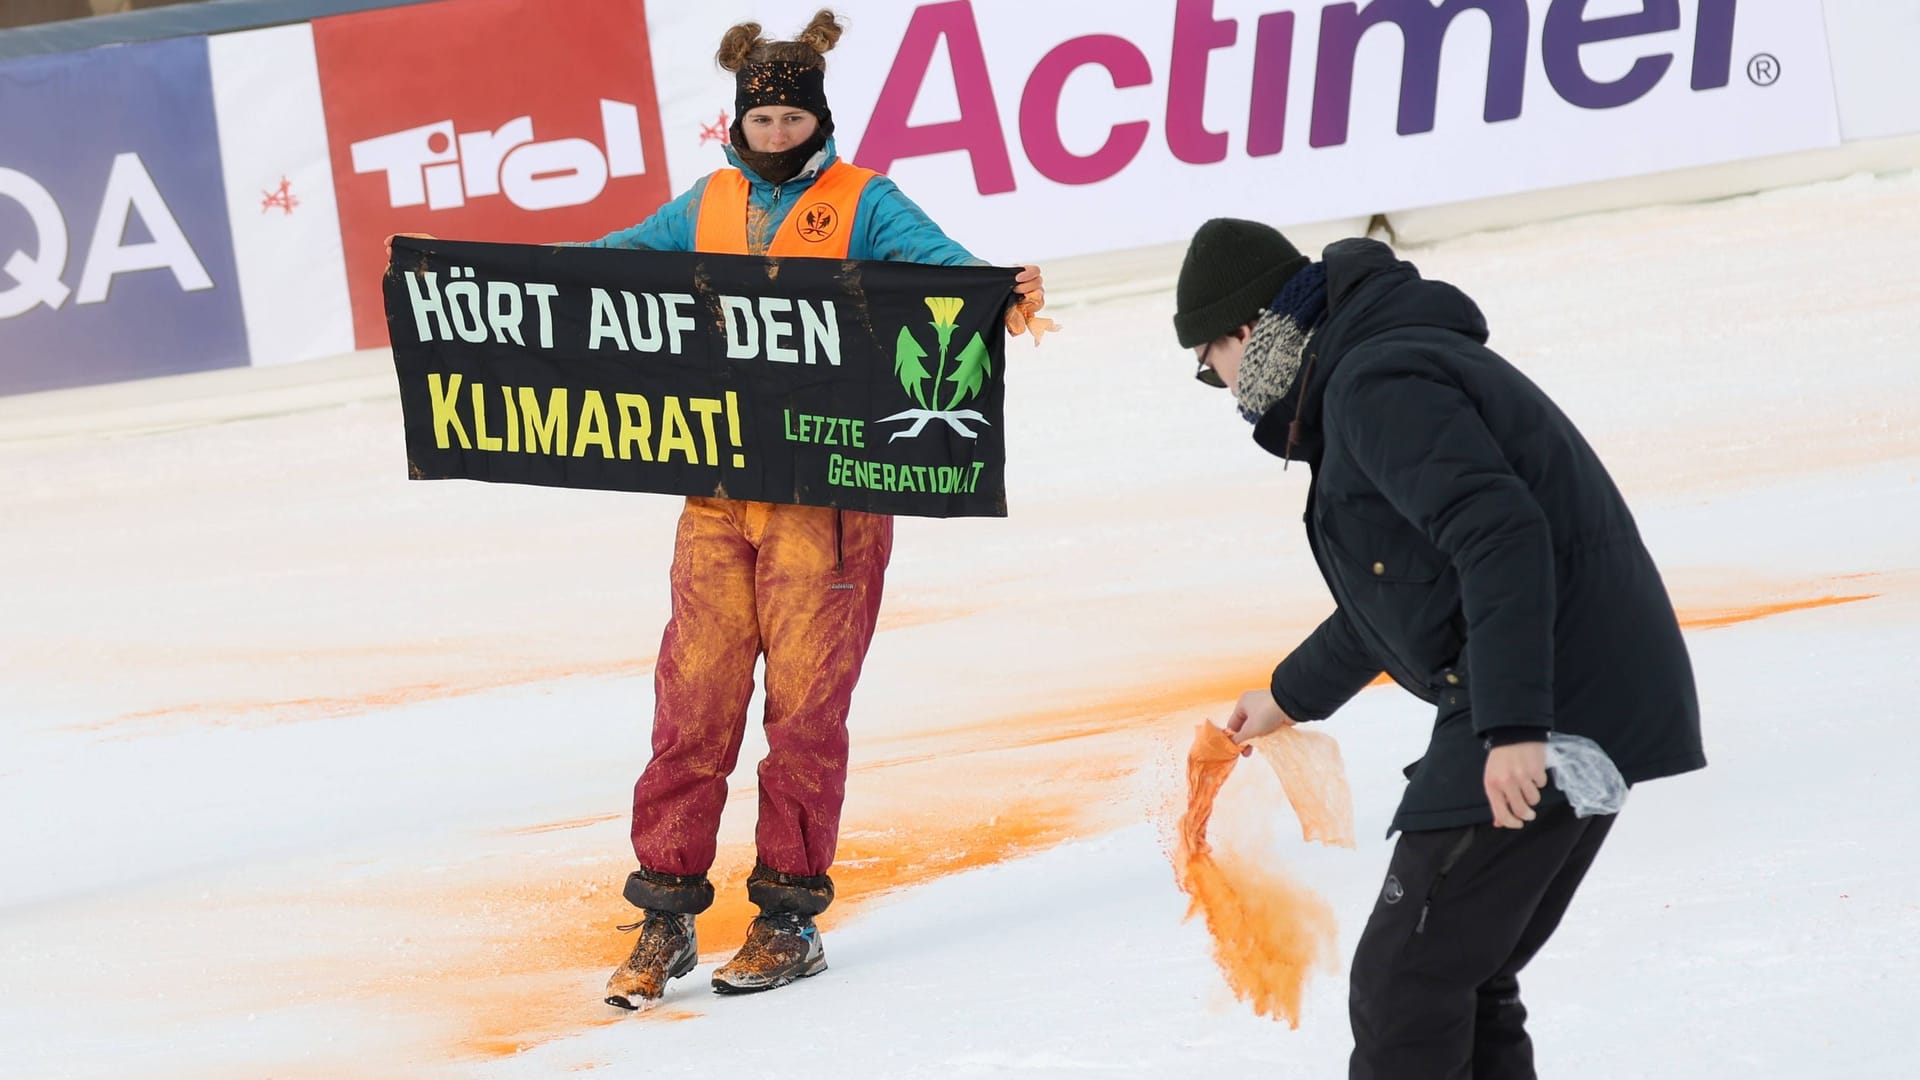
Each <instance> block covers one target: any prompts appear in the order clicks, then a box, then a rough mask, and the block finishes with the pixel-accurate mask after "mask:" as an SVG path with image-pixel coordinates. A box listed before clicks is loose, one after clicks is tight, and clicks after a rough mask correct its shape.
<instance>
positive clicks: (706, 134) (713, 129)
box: [700, 112, 733, 146]
mask: <svg viewBox="0 0 1920 1080" xmlns="http://www.w3.org/2000/svg"><path fill="white" fill-rule="evenodd" d="M732 122H733V118H732V117H730V116H728V115H727V114H726V113H725V112H722V113H721V114H720V119H718V120H715V121H714V122H713V123H711V124H701V125H700V145H701V146H705V145H707V144H708V143H710V142H717V143H719V144H720V145H721V146H725V145H727V144H728V143H730V142H732V140H731V139H729V138H728V137H727V126H728V125H729V124H731V123H732Z"/></svg>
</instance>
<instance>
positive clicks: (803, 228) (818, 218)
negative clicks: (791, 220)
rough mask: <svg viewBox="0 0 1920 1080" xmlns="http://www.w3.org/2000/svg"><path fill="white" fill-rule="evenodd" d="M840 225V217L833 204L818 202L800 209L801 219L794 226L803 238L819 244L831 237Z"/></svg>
mask: <svg viewBox="0 0 1920 1080" xmlns="http://www.w3.org/2000/svg"><path fill="white" fill-rule="evenodd" d="M839 225H840V218H839V215H837V214H835V213H834V212H833V204H832V203H823V202H818V203H814V204H813V205H812V206H809V207H807V208H806V209H805V210H802V211H800V220H799V221H798V222H796V223H795V224H794V228H795V229H797V230H799V232H800V238H801V239H802V240H805V241H807V242H808V243H810V244H817V243H819V242H821V241H822V240H825V239H827V238H828V237H831V236H832V235H833V231H834V229H836V228H838V227H839Z"/></svg>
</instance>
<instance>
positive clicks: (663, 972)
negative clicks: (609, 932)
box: [607, 910, 700, 1011]
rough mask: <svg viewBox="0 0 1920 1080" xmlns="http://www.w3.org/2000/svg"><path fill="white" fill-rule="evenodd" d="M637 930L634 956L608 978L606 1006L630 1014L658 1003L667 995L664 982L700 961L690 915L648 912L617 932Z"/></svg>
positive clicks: (677, 976) (628, 958)
mask: <svg viewBox="0 0 1920 1080" xmlns="http://www.w3.org/2000/svg"><path fill="white" fill-rule="evenodd" d="M636 928H637V929H638V930H639V931H640V940H638V941H636V942H634V943H633V955H631V956H629V957H627V962H626V963H624V964H621V965H620V966H619V967H617V968H615V969H614V970H613V975H612V977H610V978H608V979H607V1004H609V1005H612V1006H614V1007H615V1008H619V1009H626V1010H629V1011H634V1010H639V1009H648V1008H652V1007H653V1006H654V1005H656V1004H658V1003H659V1001H660V998H661V996H662V995H664V994H665V993H666V992H667V983H668V982H670V981H672V980H674V979H677V978H679V977H680V976H682V975H685V974H686V973H687V972H689V971H692V970H693V968H694V965H696V964H698V963H699V962H700V949H699V946H698V943H697V942H696V941H695V939H694V936H693V916H691V915H677V914H675V913H673V912H671V911H652V910H649V911H648V912H647V913H646V916H645V917H644V918H642V919H641V920H640V921H639V922H637V923H631V924H629V925H627V926H623V927H621V928H620V929H621V931H623V932H624V931H628V930H633V929H636Z"/></svg>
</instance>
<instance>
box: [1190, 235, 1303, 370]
mask: <svg viewBox="0 0 1920 1080" xmlns="http://www.w3.org/2000/svg"><path fill="white" fill-rule="evenodd" d="M1307 261H1308V260H1307V257H1306V256H1305V255H1302V254H1300V252H1299V251H1298V250H1297V249H1296V248H1295V247H1294V246H1293V245H1292V244H1290V243H1288V242H1287V238H1286V237H1284V236H1281V235H1280V233H1279V231H1278V230H1276V229H1274V228H1273V227H1272V226H1270V225H1262V224H1260V223H1259V222H1257V221H1242V220H1240V219H1239V218H1214V219H1213V220H1211V221H1208V222H1207V223H1206V224H1204V225H1201V226H1200V229H1199V231H1197V232H1195V233H1194V234H1193V242H1192V243H1191V244H1188V245H1187V258H1186V261H1185V262H1183V263H1181V264H1180V282H1179V284H1178V285H1176V286H1175V287H1174V308H1175V309H1174V313H1173V330H1174V333H1176V334H1178V335H1179V336H1180V347H1181V348H1184V349H1192V348H1196V347H1198V346H1200V345H1204V344H1206V343H1207V342H1209V341H1212V340H1214V339H1216V338H1220V337H1225V336H1226V335H1228V334H1230V333H1232V332H1233V331H1234V329H1235V328H1237V327H1241V326H1245V325H1246V324H1248V323H1249V322H1252V321H1253V320H1254V318H1255V317H1256V316H1257V315H1259V314H1260V312H1262V311H1264V310H1266V307H1267V304H1268V303H1269V302H1271V301H1272V300H1273V298H1274V297H1275V296H1276V295H1278V294H1279V292H1280V287H1281V286H1282V285H1285V284H1286V283H1287V279H1288V278H1291V277H1292V276H1293V275H1294V274H1296V273H1298V272H1299V271H1300V269H1301V268H1302V267H1304V266H1306V265H1307Z"/></svg>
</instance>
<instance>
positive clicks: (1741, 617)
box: [1678, 593, 1879, 630]
mask: <svg viewBox="0 0 1920 1080" xmlns="http://www.w3.org/2000/svg"><path fill="white" fill-rule="evenodd" d="M1878 597H1879V594H1878V593H1862V594H1860V595H1858V596H1818V597H1814V598H1812V599H1810V600H1788V601H1785V602H1782V603H1777V604H1755V605H1753V606H1751V607H1737V608H1696V609H1693V610H1682V611H1680V612H1679V613H1678V614H1679V617H1680V625H1681V627H1683V628H1684V629H1687V630H1717V629H1719V628H1720V627H1723V626H1737V625H1739V624H1740V623H1744V622H1754V621H1755V620H1758V619H1767V618H1772V617H1773V616H1775V615H1785V614H1787V613H1789V612H1794V611H1811V610H1813V609H1815V608H1823V607H1837V606H1839V605H1841V604H1853V603H1858V602H1859V601H1861V600H1873V599H1877V598H1878Z"/></svg>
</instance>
